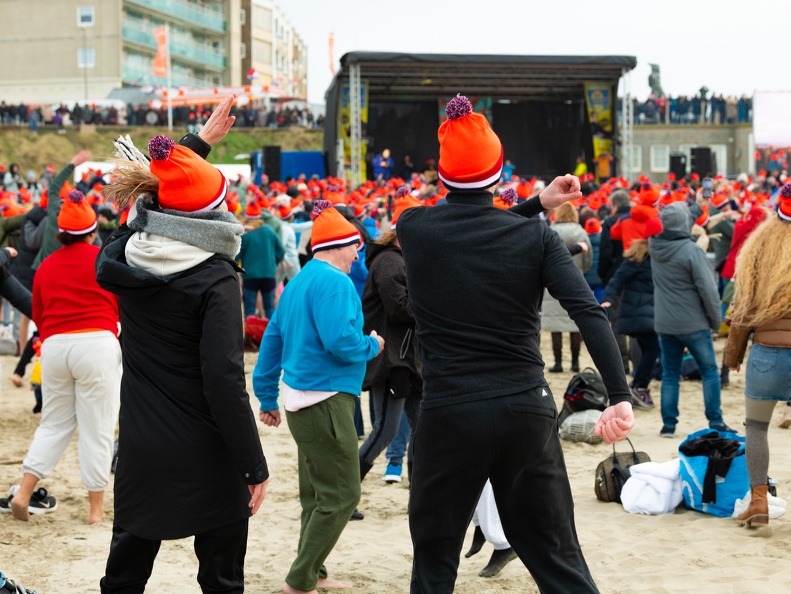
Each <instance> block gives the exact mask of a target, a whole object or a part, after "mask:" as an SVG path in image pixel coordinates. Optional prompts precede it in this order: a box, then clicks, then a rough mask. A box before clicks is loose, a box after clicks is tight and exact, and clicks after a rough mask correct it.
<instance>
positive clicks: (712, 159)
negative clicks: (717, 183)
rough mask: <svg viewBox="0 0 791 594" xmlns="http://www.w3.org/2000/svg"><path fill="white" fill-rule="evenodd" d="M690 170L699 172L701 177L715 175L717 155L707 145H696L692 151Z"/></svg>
mask: <svg viewBox="0 0 791 594" xmlns="http://www.w3.org/2000/svg"><path fill="white" fill-rule="evenodd" d="M691 155H692V159H691V161H692V162H691V163H690V171H691V172H692V173H697V174H698V175H699V176H700V177H701V179H702V178H704V177H714V176H715V175H716V174H717V156H716V155H715V154H714V153H713V152H712V151H711V149H710V148H709V147H707V146H696V147H695V148H693V149H692V151H691Z"/></svg>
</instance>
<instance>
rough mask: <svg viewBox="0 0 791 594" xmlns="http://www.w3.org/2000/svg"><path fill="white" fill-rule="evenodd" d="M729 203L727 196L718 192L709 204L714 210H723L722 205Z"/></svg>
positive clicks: (710, 199)
mask: <svg viewBox="0 0 791 594" xmlns="http://www.w3.org/2000/svg"><path fill="white" fill-rule="evenodd" d="M727 201H728V196H727V194H723V193H722V192H717V193H716V194H713V195H712V197H711V198H709V204H711V205H712V206H713V207H714V208H721V207H722V205H723V204H725V203H726V202H727Z"/></svg>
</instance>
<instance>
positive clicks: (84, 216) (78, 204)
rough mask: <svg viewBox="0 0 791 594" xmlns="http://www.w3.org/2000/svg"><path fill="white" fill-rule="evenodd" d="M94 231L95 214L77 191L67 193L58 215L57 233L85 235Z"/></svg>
mask: <svg viewBox="0 0 791 594" xmlns="http://www.w3.org/2000/svg"><path fill="white" fill-rule="evenodd" d="M94 229H96V213H95V212H94V210H93V209H92V208H91V205H90V204H88V201H87V200H85V196H84V195H83V193H82V192H80V191H79V190H72V191H71V192H69V195H68V196H67V198H66V200H64V201H63V205H62V206H61V207H60V212H59V213H58V231H61V232H66V233H71V234H72V235H85V234H86V233H90V232H91V231H93V230H94Z"/></svg>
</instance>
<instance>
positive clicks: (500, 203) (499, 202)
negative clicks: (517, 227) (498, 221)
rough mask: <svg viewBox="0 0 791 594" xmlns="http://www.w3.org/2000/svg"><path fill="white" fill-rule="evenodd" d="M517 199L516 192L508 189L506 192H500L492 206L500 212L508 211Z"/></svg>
mask: <svg viewBox="0 0 791 594" xmlns="http://www.w3.org/2000/svg"><path fill="white" fill-rule="evenodd" d="M517 198H518V194H517V193H516V190H514V189H513V188H508V189H507V190H503V191H502V192H500V195H499V196H495V197H494V200H493V202H494V206H495V208H499V209H500V210H508V209H509V208H511V207H512V206H513V205H514V204H516V201H517Z"/></svg>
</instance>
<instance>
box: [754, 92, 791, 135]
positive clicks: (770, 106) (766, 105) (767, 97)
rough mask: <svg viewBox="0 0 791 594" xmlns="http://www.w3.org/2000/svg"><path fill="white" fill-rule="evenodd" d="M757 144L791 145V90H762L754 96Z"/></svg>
mask: <svg viewBox="0 0 791 594" xmlns="http://www.w3.org/2000/svg"><path fill="white" fill-rule="evenodd" d="M753 133H754V139H755V145H756V146H757V147H762V146H781V147H786V146H791V91H778V92H766V91H760V92H757V93H756V94H755V96H754V97H753Z"/></svg>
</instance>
